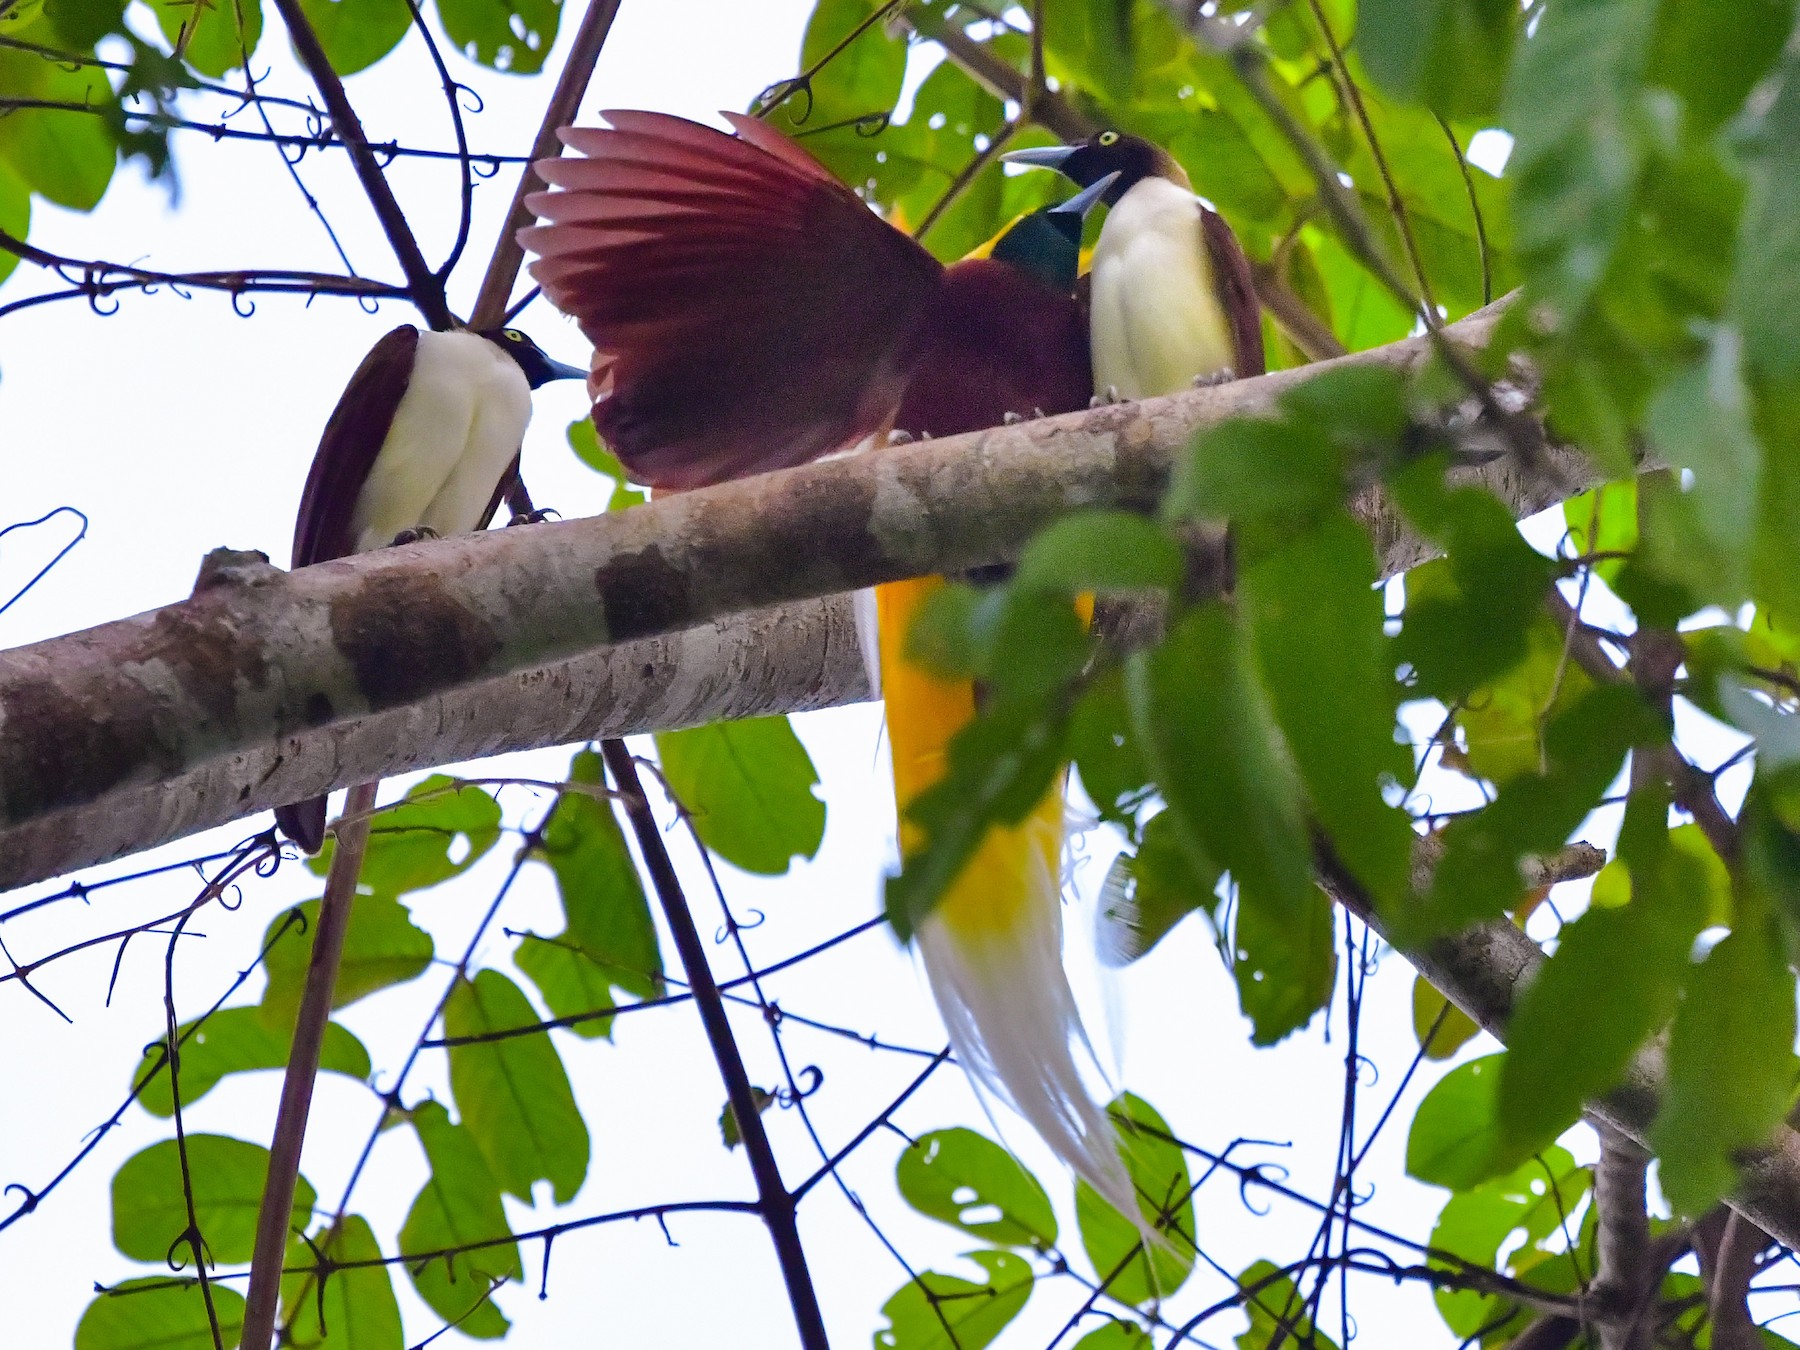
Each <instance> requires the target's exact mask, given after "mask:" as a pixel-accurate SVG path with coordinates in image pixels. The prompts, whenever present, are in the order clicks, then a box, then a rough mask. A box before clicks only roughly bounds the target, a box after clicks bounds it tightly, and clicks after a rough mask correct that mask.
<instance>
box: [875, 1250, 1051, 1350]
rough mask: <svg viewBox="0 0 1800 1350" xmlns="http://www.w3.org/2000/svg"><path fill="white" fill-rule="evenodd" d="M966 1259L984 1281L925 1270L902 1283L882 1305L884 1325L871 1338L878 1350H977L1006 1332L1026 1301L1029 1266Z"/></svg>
mask: <svg viewBox="0 0 1800 1350" xmlns="http://www.w3.org/2000/svg"><path fill="white" fill-rule="evenodd" d="M966 1255H967V1258H968V1259H969V1260H971V1261H973V1262H974V1263H975V1264H976V1265H978V1266H980V1267H981V1268H982V1269H983V1270H984V1271H986V1272H987V1279H986V1280H985V1281H984V1282H982V1283H981V1284H976V1283H974V1282H973V1281H971V1280H965V1279H962V1278H960V1277H959V1276H956V1275H942V1274H939V1273H938V1272H937V1271H935V1270H927V1271H923V1272H921V1273H920V1275H919V1277H918V1278H917V1279H916V1280H909V1281H907V1282H906V1283H905V1284H903V1285H902V1286H900V1289H899V1291H898V1292H897V1293H896V1294H895V1295H894V1296H893V1297H892V1298H890V1299H889V1300H888V1301H887V1302H886V1303H884V1304H882V1305H881V1315H882V1316H883V1317H885V1318H887V1322H888V1324H887V1325H886V1326H885V1327H882V1328H881V1329H880V1330H878V1331H877V1332H876V1333H875V1345H876V1347H877V1350H982V1347H983V1346H985V1345H987V1344H989V1343H990V1342H991V1341H992V1340H993V1339H994V1337H996V1336H998V1335H999V1334H1000V1333H1001V1332H1002V1331H1004V1330H1005V1329H1006V1325H1007V1323H1009V1322H1011V1321H1012V1320H1013V1318H1015V1317H1017V1316H1018V1315H1019V1310H1020V1309H1021V1308H1023V1307H1024V1306H1025V1301H1026V1300H1027V1299H1028V1298H1030V1297H1031V1286H1032V1283H1033V1280H1032V1274H1031V1266H1030V1265H1029V1264H1027V1263H1026V1261H1025V1260H1024V1258H1022V1257H1018V1256H1014V1255H1013V1254H1012V1253H1011V1252H1001V1251H979V1252H968V1253H966Z"/></svg>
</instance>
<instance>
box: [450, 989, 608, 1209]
mask: <svg viewBox="0 0 1800 1350" xmlns="http://www.w3.org/2000/svg"><path fill="white" fill-rule="evenodd" d="M538 1020H539V1018H538V1015H537V1013H536V1012H535V1011H533V1009H532V1007H531V1005H530V1004H529V1003H528V1002H526V1000H525V995H524V994H523V993H522V992H520V990H519V986H518V985H516V984H514V983H513V982H512V981H511V980H509V979H507V978H506V976H504V975H502V974H501V973H500V972H499V971H497V970H483V971H480V972H478V973H477V974H476V976H475V978H474V979H473V980H459V981H457V984H456V987H455V988H454V989H453V990H451V992H450V1001H449V1003H448V1004H446V1005H445V1008H444V1034H445V1035H446V1036H447V1037H453V1038H454V1037H460V1036H480V1035H485V1034H487V1033H490V1032H495V1031H508V1030H512V1029H514V1028H517V1027H524V1026H533V1025H535V1024H536V1023H537V1022H538ZM450 1089H451V1091H452V1092H453V1093H454V1094H455V1097H456V1107H457V1111H458V1112H459V1113H460V1115H461V1116H462V1123H463V1126H464V1127H465V1128H466V1129H467V1130H468V1131H469V1133H470V1134H472V1135H473V1136H474V1137H475V1142H476V1143H477V1144H479V1145H480V1147H481V1152H482V1156H483V1157H485V1158H486V1159H487V1162H488V1166H489V1167H490V1168H491V1169H492V1170H493V1174H494V1178H495V1180H496V1181H498V1182H499V1183H500V1188H501V1189H502V1190H504V1191H505V1192H506V1193H507V1194H509V1195H515V1196H517V1197H518V1198H519V1199H521V1200H523V1201H525V1202H526V1203H527V1204H530V1203H531V1202H532V1199H531V1188H532V1185H533V1184H534V1183H535V1182H538V1181H548V1182H549V1183H550V1187H551V1193H552V1194H553V1195H554V1196H555V1198H556V1203H557V1204H559V1205H562V1204H567V1203H568V1202H569V1201H570V1200H572V1199H573V1198H574V1196H575V1192H576V1191H578V1190H580V1189H581V1183H582V1181H583V1180H585V1179H586V1177H587V1168H588V1131H587V1123H586V1122H585V1121H584V1120H583V1119H582V1117H581V1112H580V1111H579V1110H578V1109H577V1108H576V1106H575V1095H574V1093H573V1092H572V1091H571V1090H570V1088H569V1075H568V1073H567V1072H566V1071H565V1070H564V1068H563V1063H562V1056H561V1055H559V1054H558V1053H557V1051H556V1046H555V1044H554V1043H552V1041H551V1040H550V1037H549V1035H548V1034H547V1033H543V1032H540V1033H537V1034H535V1035H530V1036H509V1037H506V1038H505V1039H502V1040H495V1041H482V1042H478V1043H476V1044H474V1045H456V1046H452V1047H451V1048H450Z"/></svg>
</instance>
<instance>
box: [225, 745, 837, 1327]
mask: <svg viewBox="0 0 1800 1350" xmlns="http://www.w3.org/2000/svg"><path fill="white" fill-rule="evenodd" d="M601 754H602V756H603V757H604V758H605V760H606V769H607V772H608V773H609V774H611V775H612V779H613V784H614V786H615V787H617V789H618V790H619V794H620V797H621V800H622V801H623V802H624V806H625V815H626V817H627V819H629V820H630V822H631V830H632V833H633V835H635V836H636V838H637V844H638V852H639V853H640V854H641V855H642V856H643V860H644V866H645V869H646V870H647V871H648V872H649V873H650V880H651V883H652V885H653V886H654V887H655V890H656V898H657V900H658V902H659V903H660V905H661V907H662V912H663V918H664V920H665V921H667V923H668V925H669V935H670V937H671V938H673V939H674V942H675V951H676V954H677V955H678V956H679V957H680V958H681V964H682V968H683V969H684V970H685V971H686V972H687V979H688V988H689V989H690V990H691V991H692V993H693V996H694V1006H695V1007H696V1008H697V1009H698V1010H699V1013H700V1022H701V1025H702V1026H703V1027H704V1028H705V1029H706V1039H707V1043H708V1044H709V1045H711V1046H712V1052H713V1058H714V1059H715V1060H716V1061H717V1062H718V1065H719V1076H720V1077H721V1078H723V1079H724V1080H725V1096H726V1100H727V1101H728V1102H729V1103H730V1105H731V1113H732V1115H733V1116H734V1117H736V1119H737V1127H738V1136H739V1138H741V1139H742V1140H743V1143H744V1155H745V1157H746V1158H748V1159H749V1162H750V1172H751V1175H752V1176H753V1177H754V1178H755V1180H756V1196H757V1210H758V1212H759V1213H760V1214H761V1215H762V1219H763V1222H764V1223H765V1224H766V1225H767V1226H768V1229H769V1236H770V1238H771V1239H772V1240H773V1242H774V1244H775V1255H776V1259H777V1260H778V1261H779V1262H780V1265H781V1275H782V1280H783V1282H784V1283H785V1284H786V1286H787V1294H788V1302H789V1303H790V1304H791V1305H792V1306H793V1310H794V1324H795V1326H796V1328H797V1329H798V1331H799V1333H800V1344H801V1346H802V1347H803V1350H830V1345H831V1342H830V1340H829V1339H828V1338H827V1337H826V1335H825V1319H824V1315H823V1314H822V1313H821V1312H820V1310H819V1298H818V1294H817V1292H816V1291H815V1290H814V1289H813V1283H812V1276H811V1275H810V1273H808V1271H807V1268H806V1250H805V1248H804V1247H802V1246H801V1244H800V1228H799V1224H798V1223H797V1222H796V1219H795V1197H794V1196H793V1195H792V1194H790V1193H789V1191H788V1189H787V1187H786V1185H785V1184H784V1183H783V1182H782V1180H781V1169H780V1168H779V1167H778V1166H777V1165H776V1162H775V1151H774V1150H773V1149H772V1148H770V1147H769V1136H768V1132H767V1131H766V1130H765V1129H764V1128H763V1123H762V1113H761V1112H760V1111H759V1110H758V1109H757V1104H756V1095H755V1092H754V1091H753V1089H752V1088H751V1086H750V1075H749V1074H748V1073H747V1072H746V1071H745V1069H744V1061H743V1057H742V1056H741V1055H739V1053H738V1047H737V1041H736V1040H735V1039H734V1038H733V1036H732V1033H731V1019H730V1017H729V1016H728V1015H727V1014H726V1012H725V1002H724V1000H723V999H722V998H721V997H720V995H719V986H718V983H717V981H715V980H714V979H713V974H712V968H711V967H710V966H709V965H708V964H707V961H706V948H705V946H704V945H703V944H702V943H701V941H700V932H699V930H698V929H697V928H695V927H694V916H693V914H692V913H691V912H690V911H689V909H688V904H687V897H686V896H685V895H684V894H683V893H682V889H681V881H680V878H678V877H677V876H676V875H675V866H674V864H673V863H672V862H671V861H670V860H669V853H668V850H667V849H666V848H665V847H664V846H663V838H662V832H661V831H660V830H659V829H658V828H657V825H656V818H655V816H653V815H652V814H651V812H650V802H649V799H648V798H646V797H645V796H644V785H643V783H642V782H641V781H639V778H638V772H637V764H636V763H635V761H634V760H633V759H632V757H631V751H630V750H628V749H627V748H626V746H625V742H624V741H621V740H609V741H606V742H604V743H603V744H602V746H601ZM254 1350H261V1347H260V1346H259V1347H255V1348H254Z"/></svg>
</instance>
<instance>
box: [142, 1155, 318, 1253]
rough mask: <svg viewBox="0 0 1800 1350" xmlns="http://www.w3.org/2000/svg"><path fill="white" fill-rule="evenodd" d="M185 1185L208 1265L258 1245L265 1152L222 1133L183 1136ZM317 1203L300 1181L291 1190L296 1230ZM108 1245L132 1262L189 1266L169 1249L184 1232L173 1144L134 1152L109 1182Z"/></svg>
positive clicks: (184, 1195) (266, 1164) (177, 1160)
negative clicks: (190, 1193)
mask: <svg viewBox="0 0 1800 1350" xmlns="http://www.w3.org/2000/svg"><path fill="white" fill-rule="evenodd" d="M187 1159H188V1181H189V1185H190V1186H191V1188H192V1191H193V1197H194V1219H195V1221H196V1222H197V1223H198V1224H199V1227H200V1233H201V1236H202V1238H203V1240H204V1242H205V1246H206V1255H207V1259H208V1260H209V1261H222V1262H224V1263H226V1264H228V1265H235V1264H236V1263H238V1262H240V1261H248V1260H249V1259H250V1253H251V1249H252V1248H253V1247H254V1246H255V1245H256V1212H257V1208H258V1207H259V1206H260V1205H261V1203H262V1193H263V1183H264V1181H265V1179H266V1178H267V1177H268V1174H269V1150H268V1149H266V1148H264V1147H262V1145H260V1144H251V1143H247V1142H245V1141H244V1140H242V1139H231V1138H227V1137H226V1136H225V1135H220V1134H190V1135H188V1136H187ZM317 1200H318V1197H317V1196H316V1195H315V1194H314V1193H313V1188H312V1187H311V1186H310V1185H308V1184H307V1181H306V1178H305V1177H301V1178H300V1179H299V1181H298V1182H297V1183H296V1184H295V1187H294V1215H293V1225H294V1227H295V1229H300V1228H303V1227H304V1226H305V1224H306V1220H307V1218H308V1216H309V1215H310V1214H311V1213H312V1207H313V1205H314V1204H315V1203H316V1201H317ZM112 1206H113V1245H114V1246H115V1247H117V1248H118V1249H119V1250H120V1251H121V1252H123V1253H124V1254H125V1255H127V1256H129V1257H131V1258H132V1259H133V1260H135V1261H155V1262H157V1263H159V1264H160V1263H162V1262H164V1261H167V1260H169V1259H171V1257H181V1258H184V1259H185V1260H189V1261H191V1260H192V1259H193V1254H192V1252H190V1251H188V1250H186V1248H185V1246H184V1248H183V1249H182V1250H181V1251H179V1252H177V1251H175V1250H174V1247H175V1243H176V1241H177V1239H179V1238H180V1237H181V1235H182V1234H183V1233H185V1232H186V1231H187V1228H188V1212H187V1193H186V1191H185V1190H184V1189H183V1186H182V1179H181V1154H180V1150H179V1149H178V1147H177V1146H176V1143H175V1141H174V1140H173V1139H164V1140H163V1141H162V1142H161V1143H156V1144H152V1145H150V1147H149V1148H146V1149H143V1150H142V1151H140V1152H138V1153H134V1154H133V1155H132V1156H131V1157H129V1158H127V1159H126V1160H125V1162H124V1164H123V1165H122V1166H121V1167H120V1168H119V1170H118V1171H117V1172H115V1173H113V1179H112Z"/></svg>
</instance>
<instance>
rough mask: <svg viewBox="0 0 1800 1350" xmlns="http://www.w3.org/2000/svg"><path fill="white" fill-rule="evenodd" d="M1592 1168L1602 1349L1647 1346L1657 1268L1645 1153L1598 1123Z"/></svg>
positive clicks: (1596, 1292)
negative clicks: (1653, 1259)
mask: <svg viewBox="0 0 1800 1350" xmlns="http://www.w3.org/2000/svg"><path fill="white" fill-rule="evenodd" d="M1599 1134H1600V1161H1599V1163H1598V1164H1597V1165H1596V1166H1595V1168H1594V1212H1595V1214H1596V1216H1597V1219H1598V1224H1597V1227H1596V1230H1595V1238H1594V1242H1595V1248H1596V1251H1597V1254H1598V1256H1597V1262H1596V1269H1595V1273H1594V1297H1595V1300H1596V1302H1597V1303H1598V1304H1599V1308H1600V1327H1599V1331H1600V1347H1601V1350H1649V1346H1650V1340H1651V1331H1652V1327H1651V1326H1650V1325H1649V1319H1648V1318H1647V1317H1646V1316H1645V1314H1646V1311H1647V1307H1648V1304H1649V1302H1650V1300H1651V1297H1652V1295H1653V1293H1654V1289H1655V1280H1656V1279H1657V1278H1658V1277H1659V1275H1660V1272H1658V1271H1653V1270H1652V1269H1651V1265H1650V1257H1651V1252H1650V1211H1649V1201H1648V1198H1647V1192H1646V1188H1645V1187H1646V1178H1647V1176H1648V1173H1649V1170H1650V1154H1649V1151H1648V1150H1646V1149H1645V1148H1643V1147H1642V1146H1641V1145H1639V1144H1638V1143H1636V1142H1635V1141H1633V1140H1631V1139H1629V1138H1627V1137H1626V1136H1625V1135H1624V1134H1622V1133H1620V1132H1619V1131H1618V1130H1615V1129H1613V1128H1611V1127H1610V1126H1606V1125H1602V1126H1600V1127H1599Z"/></svg>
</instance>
